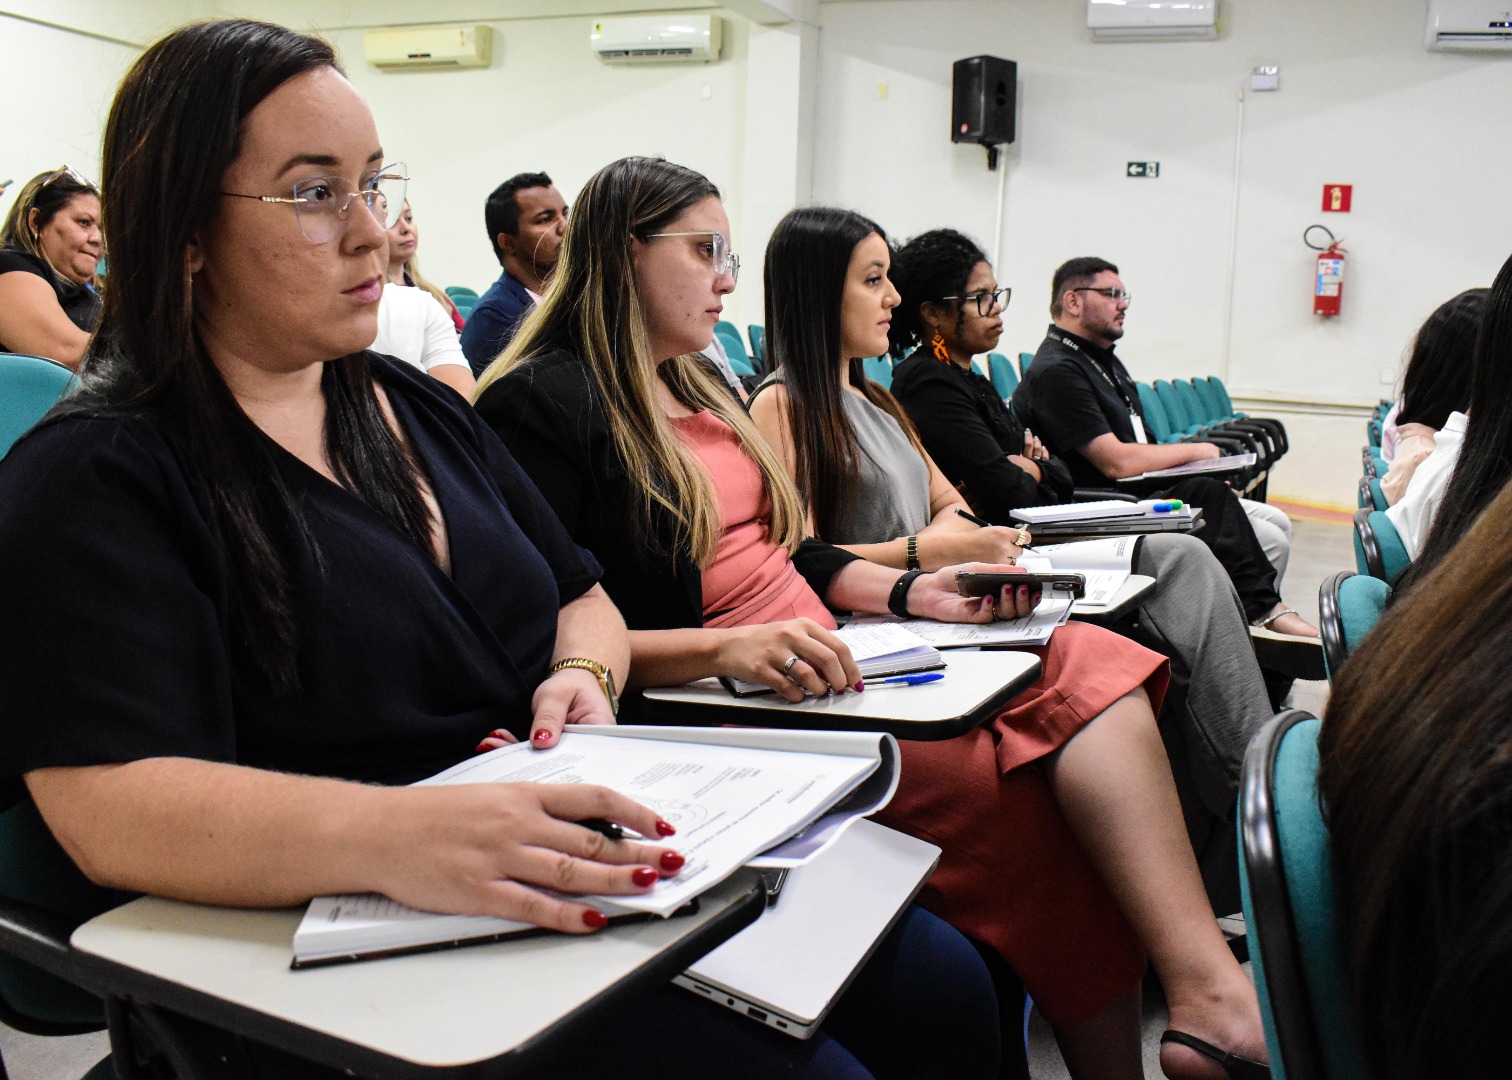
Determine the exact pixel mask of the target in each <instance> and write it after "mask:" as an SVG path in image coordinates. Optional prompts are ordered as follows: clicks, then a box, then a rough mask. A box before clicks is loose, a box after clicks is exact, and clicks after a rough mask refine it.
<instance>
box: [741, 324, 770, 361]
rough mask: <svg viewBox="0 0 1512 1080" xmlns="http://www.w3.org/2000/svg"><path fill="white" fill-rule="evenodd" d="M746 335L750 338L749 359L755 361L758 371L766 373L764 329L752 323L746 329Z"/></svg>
mask: <svg viewBox="0 0 1512 1080" xmlns="http://www.w3.org/2000/svg"><path fill="white" fill-rule="evenodd" d="M746 333H747V334H749V335H750V338H751V359H752V360H754V361H755V363H756V368H757V370H759V371H763V372H764V371H766V369H767V366H766V362H767V358H766V327H764V326H758V325H756V324H755V323H752V324H751V325H750V326H748V327H746Z"/></svg>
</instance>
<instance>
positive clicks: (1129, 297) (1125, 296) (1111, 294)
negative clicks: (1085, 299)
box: [1071, 285, 1134, 304]
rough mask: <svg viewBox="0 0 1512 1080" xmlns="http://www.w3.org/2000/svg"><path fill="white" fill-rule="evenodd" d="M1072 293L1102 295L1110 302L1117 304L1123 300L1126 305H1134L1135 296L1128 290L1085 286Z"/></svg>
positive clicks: (1073, 290)
mask: <svg viewBox="0 0 1512 1080" xmlns="http://www.w3.org/2000/svg"><path fill="white" fill-rule="evenodd" d="M1071 291H1072V292H1095V293H1100V294H1102V295H1103V296H1106V297H1107V298H1108V299H1109V300H1111V301H1113V302H1114V303H1115V304H1116V303H1118V302H1119V301H1120V300H1122V301H1123V302H1124V303H1125V304H1132V303H1133V302H1134V294H1133V293H1131V292H1130V291H1129V290H1128V289H1115V288H1111V287H1107V286H1101V287H1100V286H1097V285H1083V286H1082V287H1081V288H1079V289H1072V290H1071Z"/></svg>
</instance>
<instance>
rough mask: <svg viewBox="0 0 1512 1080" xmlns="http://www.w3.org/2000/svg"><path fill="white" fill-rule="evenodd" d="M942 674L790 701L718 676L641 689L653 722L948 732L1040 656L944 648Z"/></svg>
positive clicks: (1022, 679) (1028, 672)
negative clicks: (733, 685) (735, 689)
mask: <svg viewBox="0 0 1512 1080" xmlns="http://www.w3.org/2000/svg"><path fill="white" fill-rule="evenodd" d="M945 663H946V665H947V666H946V667H945V669H944V672H943V674H944V675H945V677H944V678H943V679H941V680H939V681H938V682H932V683H925V684H924V685H922V686H887V687H872V688H870V689H868V690H865V691H863V692H862V693H859V694H850V693H846V694H837V695H835V696H834V697H822V698H808V699H806V700H804V701H800V702H797V703H789V702H787V701H784V700H783V699H782V698H780V697H778V696H777V695H776V694H753V695H751V696H750V697H736V696H735V695H733V694H731V693H730V692H729V691H728V690H726V689H725V688H724V687H723V686H721V685H720V684H719V682H718V680H716V679H701V680H699V681H698V682H694V683H689V684H688V685H687V686H678V687H672V688H670V689H661V690H647V691H646V695H645V696H646V713H647V719H648V720H649V721H651V722H653V723H657V724H747V725H751V726H755V727H791V728H829V729H832V730H839V731H885V732H888V733H889V734H891V735H894V736H896V737H897V738H899V739H919V740H926V741H928V740H938V739H953V738H955V737H956V736H957V735H962V734H965V733H966V732H968V731H970V730H971V729H972V728H974V727H976V726H978V725H979V724H982V723H983V722H985V721H986V720H988V719H989V718H991V717H992V716H994V715H996V714H997V713H998V712H999V711H1000V710H1001V709H1002V708H1003V706H1005V705H1007V704H1008V703H1009V702H1010V701H1012V700H1013V699H1014V698H1016V697H1018V695H1019V694H1020V693H1022V692H1023V690H1024V688H1025V687H1027V686H1028V685H1029V684H1030V683H1032V682H1034V680H1035V679H1036V678H1038V677H1039V671H1040V661H1039V657H1037V656H1035V655H1034V654H1033V653H1029V652H1024V651H1021V650H1019V651H1014V650H1003V651H998V652H968V651H964V650H961V649H949V650H945Z"/></svg>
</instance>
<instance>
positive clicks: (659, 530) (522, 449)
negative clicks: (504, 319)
mask: <svg viewBox="0 0 1512 1080" xmlns="http://www.w3.org/2000/svg"><path fill="white" fill-rule="evenodd" d="M477 410H478V415H479V416H481V417H482V418H483V420H484V421H485V422H486V423H487V424H488V425H489V426H491V427H492V428H493V429H494V431H495V432H497V433H498V435H499V437H500V438H501V439H503V440H504V444H505V445H506V446H508V447H509V449H510V452H511V453H513V454H514V456H515V458H516V460H518V461H519V463H520V464H521V466H523V467H524V469H525V471H526V472H527V473H529V474H530V476H531V477H532V478H533V479H534V480H535V482H536V484H537V485H538V486H539V487H540V489H541V493H542V494H543V495H544V496H545V497H546V501H547V502H549V503H550V504H551V507H552V509H554V510H555V511H556V512H557V515H558V516H559V517H560V518H561V519H562V524H563V525H565V526H566V527H567V531H568V532H569V533H571V534H572V538H573V539H574V540H576V541H577V542H578V543H579V544H582V545H583V546H584V547H586V548H588V549H589V550H590V551H592V552H593V553H594V554H595V555H596V556H597V557H598V559H599V561H600V562H601V563H602V564H603V567H604V577H603V586H604V588H605V590H607V591H608V593H609V595H610V597H612V598H613V600H614V602H615V603H616V604H617V605H619V609H620V612H621V613H622V614H623V615H624V616H625V622H626V624H627V625H629V627H630V629H632V630H669V629H679V628H684V627H692V626H702V625H703V576H702V574H701V573H700V572H699V569H698V567H697V566H696V565H695V564H694V562H693V560H692V558H691V556H690V555H689V554H688V552H687V551H686V550H684V549H680V548H675V547H674V545H673V542H672V536H673V528H672V526H673V523H672V520H671V517H670V515H668V514H667V513H666V512H665V511H663V512H659V513H655V514H653V518H652V523H651V537H650V539H649V540H648V539H645V538H642V537H640V536H639V535H638V533H637V528H636V524H635V523H636V519H637V515H638V514H639V509H638V501H637V499H636V498H635V497H634V496H635V492H634V489H633V488H632V487H631V484H630V478H629V477H628V476H627V475H626V473H625V470H624V468H623V467H622V466H621V465H620V460H619V455H618V454H617V453H616V452H615V449H614V439H613V437H612V436H611V435H610V433H609V420H608V417H607V416H606V415H605V414H604V409H603V405H602V404H601V403H600V400H599V396H598V393H597V392H596V391H595V390H594V388H593V385H592V383H591V382H590V381H589V378H588V372H587V370H586V369H585V368H584V367H583V364H582V363H581V362H580V361H579V360H578V359H577V358H576V357H575V356H573V355H572V354H570V353H567V352H553V353H548V354H547V355H545V356H539V357H536V358H535V359H533V360H531V361H529V362H528V363H525V364H522V365H521V366H520V367H517V368H515V369H514V370H513V371H511V372H510V373H509V374H508V375H505V376H504V377H503V378H501V379H498V380H496V381H495V382H493V383H490V384H489V387H488V389H487V390H485V391H484V392H483V395H482V396H481V397H479V398H478V401H477ZM855 559H856V556H855V555H853V554H851V553H850V552H848V551H845V550H843V549H841V548H836V547H831V546H830V545H828V544H824V543H821V542H820V541H818V540H805V541H804V542H803V543H802V545H801V546H800V547H799V549H798V552H797V554H795V555H794V557H793V565H794V566H795V567H796V568H797V570H798V572H799V573H800V574H802V575H803V577H804V579H805V580H807V581H808V583H809V585H810V586H811V587H812V588H813V589H814V591H815V592H816V593H818V594H819V596H820V597H821V598H822V597H823V596H824V594H825V592H826V591H827V590H828V588H829V582H830V579H831V578H832V577H834V575H835V574H836V573H837V572H838V571H839V570H840V569H841V567H843V566H845V565H846V563H849V562H852V561H854V560H855Z"/></svg>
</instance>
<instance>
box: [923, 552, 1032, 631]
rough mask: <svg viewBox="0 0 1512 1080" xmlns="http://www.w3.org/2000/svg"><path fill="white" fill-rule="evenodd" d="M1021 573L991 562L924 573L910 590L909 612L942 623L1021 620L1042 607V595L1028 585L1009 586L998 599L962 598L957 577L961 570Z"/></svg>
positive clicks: (959, 565)
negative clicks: (956, 581) (957, 587)
mask: <svg viewBox="0 0 1512 1080" xmlns="http://www.w3.org/2000/svg"><path fill="white" fill-rule="evenodd" d="M968 570H969V571H973V572H993V573H1006V574H1022V573H1023V572H1024V570H1023V568H1022V567H1018V566H1000V565H994V564H992V563H960V564H958V565H956V566H947V567H944V568H942V569H940V570H936V571H935V572H934V573H932V574H925V575H923V576H922V577H920V578H918V579H917V580H915V581H914V583H913V586H912V587H911V588H910V589H909V590H908V612H909V614H910V615H917V616H919V617H920V618H925V619H939V620H940V621H941V622H970V623H988V622H992V621H994V620H995V619H1018V618H1022V617H1023V616H1025V615H1028V614H1029V613H1030V612H1031V611H1033V610H1034V609H1035V608H1036V607H1038V606H1039V602H1040V597H1041V593H1040V590H1038V589H1032V588H1030V587H1029V586H1028V585H1009V586H1006V587H1004V588H1003V589H1002V590H1001V591H1000V592H999V594H998V595H997V596H996V597H993V596H962V595H961V594H960V593H959V592H957V591H956V586H955V576H956V574H958V573H960V572H962V571H968Z"/></svg>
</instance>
